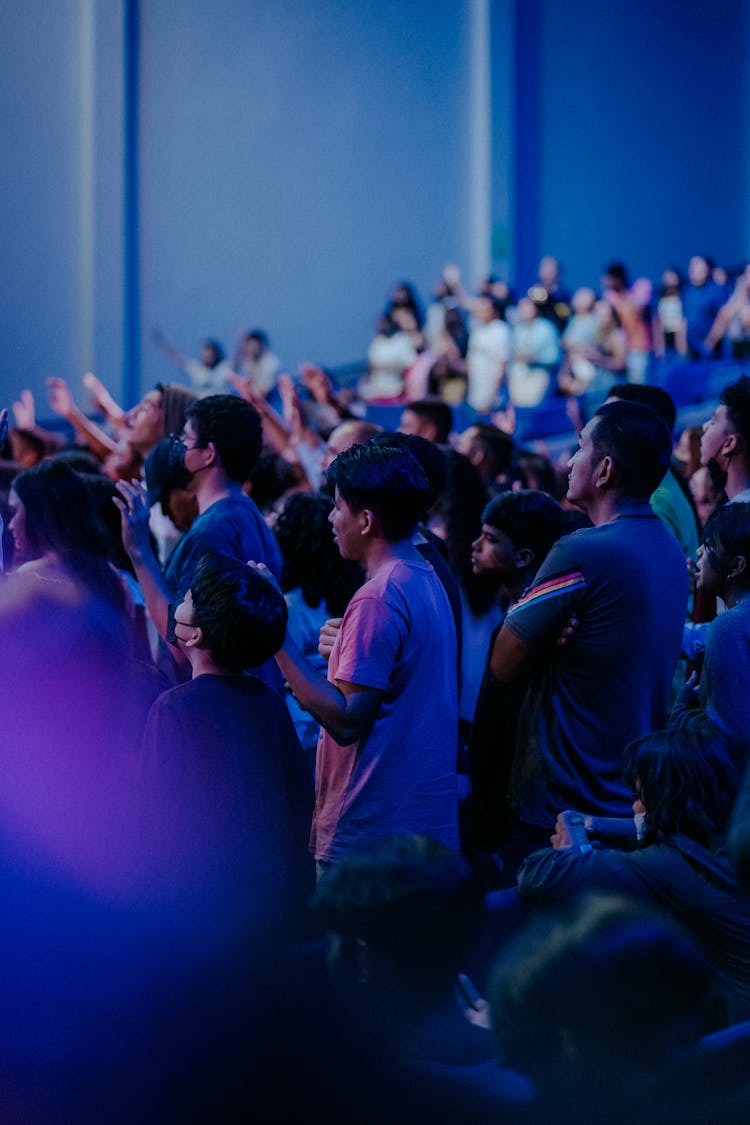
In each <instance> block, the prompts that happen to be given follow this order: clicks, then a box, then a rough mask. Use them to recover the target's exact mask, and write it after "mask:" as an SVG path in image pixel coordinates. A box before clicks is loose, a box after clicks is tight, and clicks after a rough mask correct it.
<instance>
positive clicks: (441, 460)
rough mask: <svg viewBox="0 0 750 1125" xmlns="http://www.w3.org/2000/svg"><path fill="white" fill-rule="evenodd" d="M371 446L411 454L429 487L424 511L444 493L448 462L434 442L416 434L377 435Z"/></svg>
mask: <svg viewBox="0 0 750 1125" xmlns="http://www.w3.org/2000/svg"><path fill="white" fill-rule="evenodd" d="M372 444H373V445H380V446H383V447H384V448H388V449H405V450H406V451H407V453H411V455H412V457H413V458H414V460H415V461H416V462H417V463H418V464H419V465H420V466H421V467H422V470H423V471H424V474H425V476H426V477H427V482H428V484H429V486H430V495H429V497H428V499H427V507H426V508H425V511H429V509H430V508H431V507H432V506H433V504H434V503H435V501H436V500H437V499H438V497H439V496H441V495H442V493H443V492H444V491H445V486H446V482H447V477H448V462H447V457H446V455H445V453H444V452H443V450H442V449H440V448H438V446H437V445H436V444H435V443H434V442H432V441H428V440H427V438H423V437H419V436H418V435H417V434H401V433H384V434H377V435H376V436H375V437H374V438H373V439H372Z"/></svg>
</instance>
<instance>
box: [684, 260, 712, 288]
mask: <svg viewBox="0 0 750 1125" xmlns="http://www.w3.org/2000/svg"><path fill="white" fill-rule="evenodd" d="M709 273H710V270H709V268H708V262H707V261H706V259H705V258H701V256H700V255H699V254H696V256H695V257H694V258H691V259H690V263H689V265H688V277H689V278H690V284H691V285H704V284H705V283H706V281H707V280H708V275H709Z"/></svg>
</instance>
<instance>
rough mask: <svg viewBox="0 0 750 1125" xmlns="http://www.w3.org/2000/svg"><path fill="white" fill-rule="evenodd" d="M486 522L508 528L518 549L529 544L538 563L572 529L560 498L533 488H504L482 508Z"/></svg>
mask: <svg viewBox="0 0 750 1125" xmlns="http://www.w3.org/2000/svg"><path fill="white" fill-rule="evenodd" d="M482 523H487V524H489V525H490V527H495V528H497V530H498V531H503V532H505V534H506V535H507V536H508V538H509V539H510V540H511V542H512V543H513V546H514V547H515V548H516V549H517V550H520V549H521V548H522V547H527V548H529V549H530V550H531V551H533V552H534V562H535V564H536V566H537V567H539V566H540V565H541V564H542V562H543V561H544V559H545V558H546V556H547V554H548V553H549V550H550V548H551V547H552V545H553V544H554V543H556V542H557V540H558V539H559V538H560V536H561V535H565V534H566V533H567V530H568V528H567V524H566V520H565V513H564V512H563V509H562V508H561V507H560V505H559V504H558V503H557V501H556V500H554V499H553V498H552V497H551V496H549V495H548V494H547V493H546V492H536V491H534V490H532V489H530V488H523V489H520V490H519V491H518V492H503V493H502V494H501V495H500V496H496V497H495V498H494V499H493V500H490V502H489V504H488V505H487V507H486V508H485V509H484V511H483V512H482Z"/></svg>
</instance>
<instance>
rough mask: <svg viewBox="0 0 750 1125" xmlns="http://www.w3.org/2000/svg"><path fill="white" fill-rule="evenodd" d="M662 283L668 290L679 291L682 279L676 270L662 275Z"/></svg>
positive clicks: (667, 271)
mask: <svg viewBox="0 0 750 1125" xmlns="http://www.w3.org/2000/svg"><path fill="white" fill-rule="evenodd" d="M661 282H662V285H664V286H666V288H667V289H677V288H678V287H679V284H680V279H679V277H678V276H677V274H676V273H675V271H674V270H665V271H664V273H663V274H662V275H661Z"/></svg>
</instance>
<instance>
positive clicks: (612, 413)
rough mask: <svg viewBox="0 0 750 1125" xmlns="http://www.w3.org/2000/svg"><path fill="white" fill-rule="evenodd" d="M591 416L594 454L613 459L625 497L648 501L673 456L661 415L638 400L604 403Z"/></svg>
mask: <svg viewBox="0 0 750 1125" xmlns="http://www.w3.org/2000/svg"><path fill="white" fill-rule="evenodd" d="M594 418H596V420H597V422H596V426H595V427H594V428H593V431H592V434H591V438H592V444H593V447H594V453H595V455H596V456H597V457H599V458H601V457H611V458H612V460H613V461H614V463H615V466H616V468H617V470H618V473H619V477H620V488H621V490H622V492H623V493H624V494H625V495H626V496H629V497H632V498H633V499H638V500H647V499H648V498H649V497H650V495H651V493H652V492H653V491H654V489H656V488H657V487H658V486H659V485H660V484H661V482H662V480H663V479H664V474H665V473H666V471H667V469H668V468H669V462H670V458H671V455H672V435H671V433H670V432H669V430H668V428H667V425H666V423H665V422H664V420H663V418H661V417H660V416H659V415H658V414H656V413H655V411H653V410H652V409H651V407H649V406H642V405H641V403H639V402H605V404H604V406H600V407H599V409H598V410H597V412H596V414H595V415H594Z"/></svg>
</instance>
